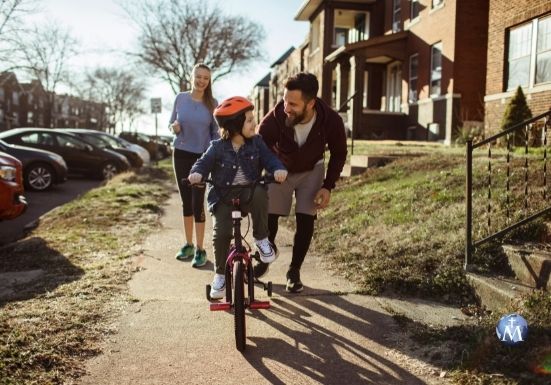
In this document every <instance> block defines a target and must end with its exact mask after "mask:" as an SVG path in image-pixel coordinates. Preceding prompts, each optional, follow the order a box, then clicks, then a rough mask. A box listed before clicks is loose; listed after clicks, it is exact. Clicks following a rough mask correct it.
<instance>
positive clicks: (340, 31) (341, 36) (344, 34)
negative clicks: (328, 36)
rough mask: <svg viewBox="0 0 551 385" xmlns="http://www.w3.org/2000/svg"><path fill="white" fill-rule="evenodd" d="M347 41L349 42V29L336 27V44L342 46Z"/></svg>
mask: <svg viewBox="0 0 551 385" xmlns="http://www.w3.org/2000/svg"><path fill="white" fill-rule="evenodd" d="M346 43H348V29H347V28H335V41H334V44H335V46H337V47H341V46H343V45H345V44H346Z"/></svg>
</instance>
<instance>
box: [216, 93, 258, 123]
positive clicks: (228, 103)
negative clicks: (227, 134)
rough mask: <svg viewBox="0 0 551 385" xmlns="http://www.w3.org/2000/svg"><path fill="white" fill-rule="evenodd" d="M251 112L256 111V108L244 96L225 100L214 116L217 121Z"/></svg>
mask: <svg viewBox="0 0 551 385" xmlns="http://www.w3.org/2000/svg"><path fill="white" fill-rule="evenodd" d="M249 110H254V106H253V104H252V103H251V102H249V100H248V99H246V98H244V97H242V96H232V97H231V98H227V99H225V100H223V101H222V103H220V104H219V105H218V107H216V108H215V109H214V116H215V117H216V118H217V119H220V118H222V119H229V118H233V117H234V116H237V115H239V114H241V113H244V112H247V111H249Z"/></svg>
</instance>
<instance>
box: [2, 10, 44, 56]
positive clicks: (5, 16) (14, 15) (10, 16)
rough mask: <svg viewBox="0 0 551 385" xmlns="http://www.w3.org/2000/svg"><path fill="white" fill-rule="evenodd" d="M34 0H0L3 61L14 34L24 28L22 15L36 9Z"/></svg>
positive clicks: (7, 53) (14, 37) (14, 38)
mask: <svg viewBox="0 0 551 385" xmlns="http://www.w3.org/2000/svg"><path fill="white" fill-rule="evenodd" d="M36 5H37V1H36V0H0V60H2V61H3V62H5V61H6V60H7V57H8V56H9V53H10V51H11V47H12V46H13V45H14V44H15V43H16V41H17V39H16V36H17V35H18V34H19V33H21V31H23V30H24V26H25V23H24V22H23V19H24V16H26V15H28V14H31V13H33V12H35V11H36Z"/></svg>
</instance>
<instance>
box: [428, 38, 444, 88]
mask: <svg viewBox="0 0 551 385" xmlns="http://www.w3.org/2000/svg"><path fill="white" fill-rule="evenodd" d="M441 87H442V43H436V44H435V45H433V46H432V47H431V53H430V96H439V95H441V93H442V89H441Z"/></svg>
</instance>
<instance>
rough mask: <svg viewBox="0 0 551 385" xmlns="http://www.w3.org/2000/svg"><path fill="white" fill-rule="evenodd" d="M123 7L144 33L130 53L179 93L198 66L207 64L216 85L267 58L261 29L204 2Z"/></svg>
mask: <svg viewBox="0 0 551 385" xmlns="http://www.w3.org/2000/svg"><path fill="white" fill-rule="evenodd" d="M121 5H122V7H123V8H124V10H125V11H126V13H127V14H128V15H129V17H130V19H131V20H132V21H133V22H134V23H135V24H136V25H137V27H138V29H139V34H140V35H139V38H138V40H139V43H138V45H139V48H138V50H137V52H134V53H131V54H132V55H133V56H135V57H137V58H138V60H139V61H141V62H142V63H144V64H145V65H146V66H147V67H149V69H152V70H153V71H155V73H157V74H158V75H159V76H160V77H161V78H162V79H163V80H166V81H167V82H168V83H169V84H170V86H171V87H172V90H173V91H174V92H175V93H176V92H179V91H185V90H187V89H188V86H189V84H190V80H191V70H192V68H193V66H194V65H195V64H197V63H200V62H201V63H205V64H207V65H208V66H209V67H210V68H211V69H212V71H213V81H215V80H216V79H219V78H221V77H222V76H225V75H227V74H229V73H230V72H232V71H233V70H235V69H236V67H238V66H239V68H240V69H243V68H244V67H246V66H247V65H248V64H250V63H251V62H252V61H254V60H255V59H258V58H259V57H260V56H261V55H262V51H261V49H260V47H261V43H262V41H263V40H264V37H265V33H264V30H263V28H262V27H261V26H260V25H258V24H256V23H254V22H253V21H250V20H248V19H247V18H245V17H242V16H228V15H225V14H224V13H223V12H222V11H221V10H220V8H219V7H214V8H210V7H209V5H208V3H207V1H205V0H203V1H201V2H198V1H191V0H156V1H151V0H139V2H136V1H132V2H126V3H124V2H123V3H121Z"/></svg>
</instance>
